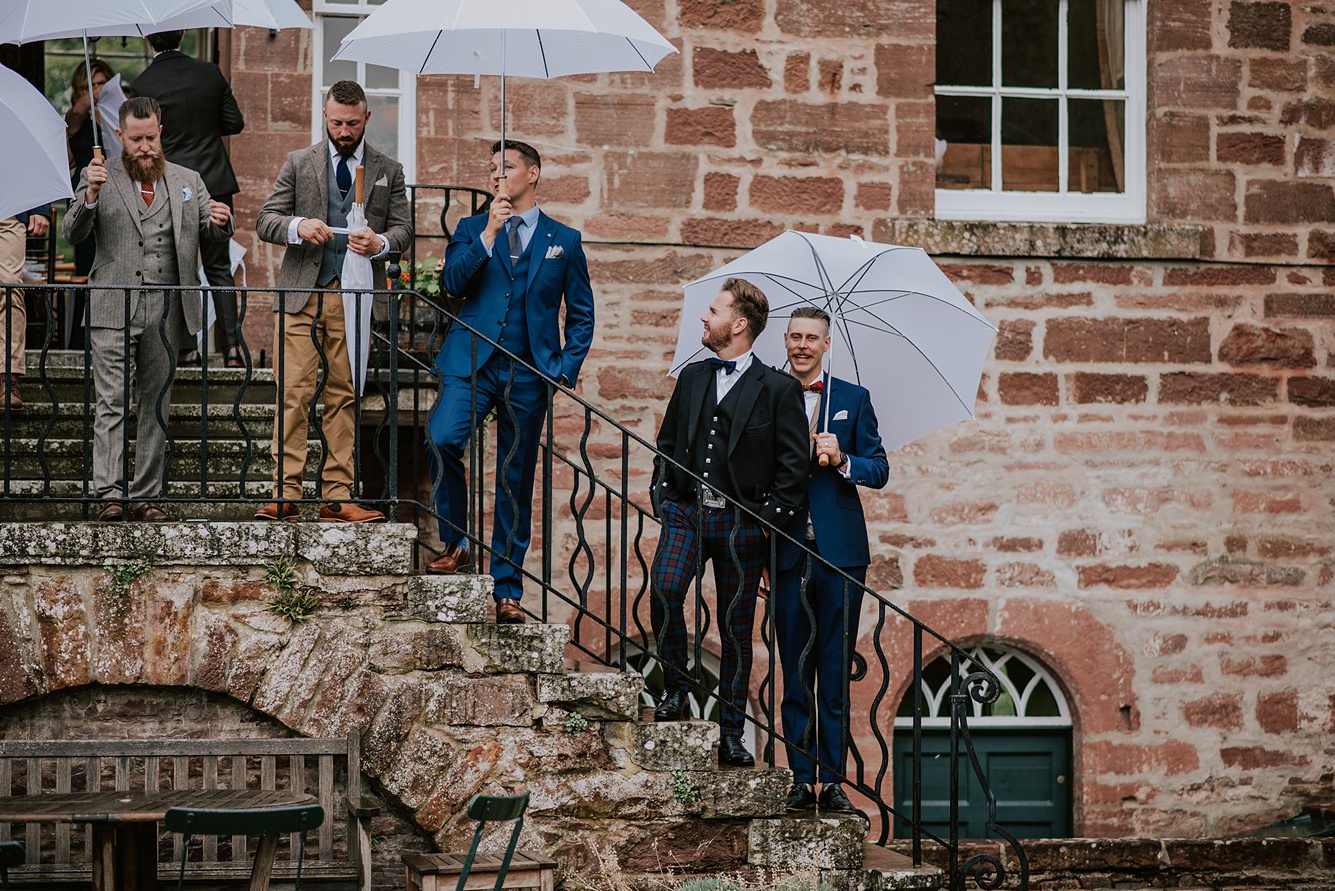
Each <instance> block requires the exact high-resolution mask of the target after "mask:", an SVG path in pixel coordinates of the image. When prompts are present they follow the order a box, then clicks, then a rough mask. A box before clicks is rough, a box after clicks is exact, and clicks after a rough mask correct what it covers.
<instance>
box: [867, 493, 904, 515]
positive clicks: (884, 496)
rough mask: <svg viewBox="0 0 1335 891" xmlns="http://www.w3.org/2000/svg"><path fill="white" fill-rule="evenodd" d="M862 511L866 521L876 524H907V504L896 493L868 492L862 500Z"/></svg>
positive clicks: (902, 497)
mask: <svg viewBox="0 0 1335 891" xmlns="http://www.w3.org/2000/svg"><path fill="white" fill-rule="evenodd" d="M862 509H863V510H864V511H865V512H866V514H867V519H868V520H870V521H872V522H876V523H907V522H908V521H909V510H908V503H907V502H906V501H905V500H904V496H903V495H901V494H899V493H898V492H887V491H885V490H881V491H880V492H876V493H871V492H868V493H867V496H866V497H864V498H863V499H862Z"/></svg>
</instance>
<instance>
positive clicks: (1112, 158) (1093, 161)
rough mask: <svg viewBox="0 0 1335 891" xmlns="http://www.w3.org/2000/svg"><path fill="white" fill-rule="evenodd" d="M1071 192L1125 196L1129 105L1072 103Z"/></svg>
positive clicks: (1078, 100)
mask: <svg viewBox="0 0 1335 891" xmlns="http://www.w3.org/2000/svg"><path fill="white" fill-rule="evenodd" d="M1069 114H1070V128H1071V133H1070V137H1071V148H1070V160H1069V167H1068V170H1069V175H1068V178H1067V186H1066V188H1067V190H1068V191H1071V192H1121V191H1123V188H1122V179H1123V177H1122V169H1123V160H1122V159H1123V157H1124V156H1123V149H1122V142H1123V136H1122V134H1124V133H1125V132H1126V129H1125V127H1126V125H1125V123H1124V120H1125V114H1126V103H1125V102H1122V101H1121V100H1109V101H1107V102H1100V101H1098V100H1096V99H1072V100H1071V104H1070V106H1069Z"/></svg>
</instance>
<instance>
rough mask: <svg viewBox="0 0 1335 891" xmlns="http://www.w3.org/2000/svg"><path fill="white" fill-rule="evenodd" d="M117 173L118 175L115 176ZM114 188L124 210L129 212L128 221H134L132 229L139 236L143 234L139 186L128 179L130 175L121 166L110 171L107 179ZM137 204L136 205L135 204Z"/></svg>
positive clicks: (141, 202)
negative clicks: (123, 203) (123, 204)
mask: <svg viewBox="0 0 1335 891" xmlns="http://www.w3.org/2000/svg"><path fill="white" fill-rule="evenodd" d="M117 173H119V174H120V175H119V176H117ZM107 178H108V179H109V180H110V181H111V182H112V183H113V184H114V185H115V187H116V192H117V193H118V194H119V195H120V196H121V200H122V201H124V202H125V209H126V210H128V211H129V212H130V219H131V220H133V221H134V228H135V230H136V231H138V233H139V234H140V235H143V234H144V223H143V220H141V219H140V217H139V208H140V207H142V206H143V202H144V199H143V196H142V195H140V194H139V185H138V184H137V183H135V182H134V181H132V180H131V179H130V174H128V173H126V172H125V167H124V166H123V165H122V167H121V169H120V170H119V171H117V170H115V169H114V168H113V169H111V170H110V171H109V173H108V177H107ZM136 201H137V202H139V204H138V205H136V204H135V202H136Z"/></svg>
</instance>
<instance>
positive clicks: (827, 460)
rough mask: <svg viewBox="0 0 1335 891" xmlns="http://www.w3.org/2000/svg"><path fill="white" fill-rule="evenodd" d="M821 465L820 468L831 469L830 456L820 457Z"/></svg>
mask: <svg viewBox="0 0 1335 891" xmlns="http://www.w3.org/2000/svg"><path fill="white" fill-rule="evenodd" d="M819 463H820V466H821V467H829V466H830V456H829V455H821V456H820V461H819Z"/></svg>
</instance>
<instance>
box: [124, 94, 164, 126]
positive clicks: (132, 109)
mask: <svg viewBox="0 0 1335 891" xmlns="http://www.w3.org/2000/svg"><path fill="white" fill-rule="evenodd" d="M130 118H135V119H136V120H140V121H146V120H148V119H149V118H157V119H158V123H159V124H161V123H162V107H161V106H160V105H158V100H156V99H154V98H153V97H152V96H135V97H134V98H133V99H126V100H125V101H124V102H122V103H121V129H122V130H124V129H125V122H126V121H127V120H129V119H130Z"/></svg>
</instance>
